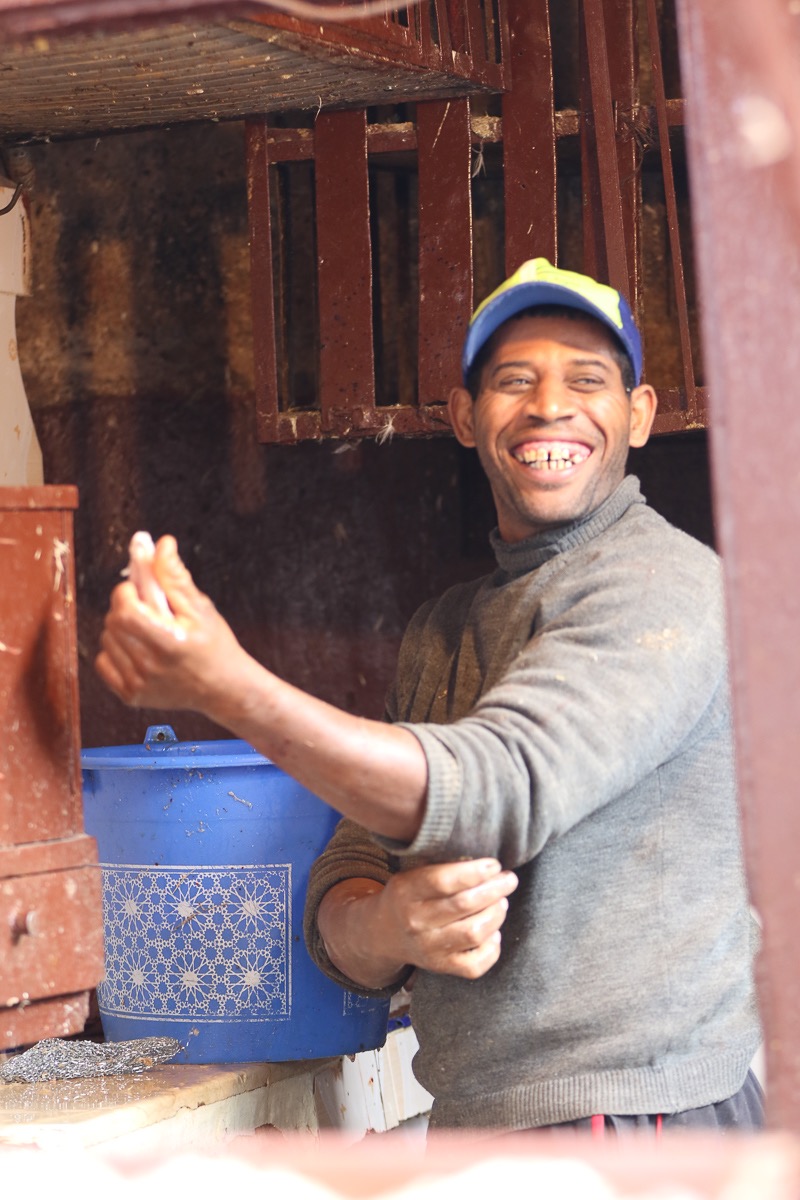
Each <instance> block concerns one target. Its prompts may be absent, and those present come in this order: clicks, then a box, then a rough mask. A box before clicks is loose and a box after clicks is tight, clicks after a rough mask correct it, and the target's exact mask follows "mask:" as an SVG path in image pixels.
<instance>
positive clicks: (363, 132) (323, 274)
mask: <svg viewBox="0 0 800 1200" xmlns="http://www.w3.org/2000/svg"><path fill="white" fill-rule="evenodd" d="M314 143H315V162H316V177H315V178H316V205H317V255H318V273H319V274H318V277H319V329H320V350H319V353H320V404H321V407H322V428H323V430H328V431H332V432H335V431H337V429H338V428H340V429H341V432H343V433H345V432H347V427H348V426H349V424H350V421H349V418H348V414H354V413H355V411H356V410H358V409H361V408H364V407H370V408H371V407H372V406H373V405H374V404H375V355H374V349H373V341H372V252H371V247H370V230H369V183H368V176H367V114H366V111H365V110H364V109H353V110H352V111H349V112H331V113H320V115H319V116H318V117H317V121H316V126H315V134H314Z"/></svg>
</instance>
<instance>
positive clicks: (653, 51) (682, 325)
mask: <svg viewBox="0 0 800 1200" xmlns="http://www.w3.org/2000/svg"><path fill="white" fill-rule="evenodd" d="M647 27H648V34H649V40H650V62H651V68H652V79H653V93H654V99H655V105H656V117H657V121H658V141H659V146H660V149H661V167H662V172H663V175H664V199H665V202H666V209H667V227H668V229H669V246H670V254H671V258H672V280H673V284H674V290H675V305H676V308H677V311H678V332H679V334H680V342H681V362H682V366H683V386H684V390H685V407H686V412H687V414H688V416H689V419H690V420H692V419H695V418H696V414H697V388H696V387H695V380H694V363H693V361H692V338H691V333H690V330H689V307H688V305H687V303H686V279H685V276H684V273H683V255H682V253H681V235H680V228H679V226H678V201H677V198H676V195H675V176H674V173H673V170H672V151H671V149H670V144H669V119H668V117H667V97H666V92H665V90H664V71H663V65H662V61H661V38H660V36H659V32H658V14H657V13H656V4H655V0H647Z"/></svg>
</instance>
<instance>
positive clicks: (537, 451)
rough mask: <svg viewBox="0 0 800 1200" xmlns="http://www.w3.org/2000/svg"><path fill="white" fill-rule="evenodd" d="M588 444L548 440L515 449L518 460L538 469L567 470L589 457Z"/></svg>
mask: <svg viewBox="0 0 800 1200" xmlns="http://www.w3.org/2000/svg"><path fill="white" fill-rule="evenodd" d="M589 453H590V452H589V450H588V448H587V447H586V446H574V445H568V444H566V443H564V442H548V443H547V445H546V446H545V445H541V444H540V445H538V446H523V447H522V448H521V449H520V450H517V451H515V453H514V457H515V458H516V460H517V462H521V463H525V465H526V466H527V467H533V468H534V469H535V470H537V471H566V469H567V468H568V467H577V466H578V465H579V464H580V463H582V462H585V461H586V459H587V458H588V457H589Z"/></svg>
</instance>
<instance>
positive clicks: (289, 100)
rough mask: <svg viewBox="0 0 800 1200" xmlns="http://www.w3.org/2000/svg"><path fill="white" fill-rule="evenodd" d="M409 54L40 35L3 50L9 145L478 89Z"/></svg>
mask: <svg viewBox="0 0 800 1200" xmlns="http://www.w3.org/2000/svg"><path fill="white" fill-rule="evenodd" d="M393 57H394V59H395V61H392V59H393ZM400 57H401V56H400V55H399V54H398V55H396V56H392V55H390V54H387V53H383V54H381V55H374V56H370V55H366V54H359V53H357V52H355V51H354V50H352V49H350V50H348V49H346V48H344V47H341V46H336V45H325V44H323V43H321V42H311V41H310V40H308V39H304V38H303V37H302V36H300V35H298V34H297V33H293V32H289V31H286V30H282V29H275V28H270V27H269V26H268V25H264V24H258V23H256V22H250V21H237V22H232V21H224V22H223V21H219V22H189V21H180V22H176V23H170V24H168V25H163V24H160V25H157V26H153V27H149V28H138V29H135V30H120V31H111V32H95V33H81V34H75V33H70V34H60V35H57V36H52V37H43V36H39V37H37V38H34V39H31V40H26V41H24V42H19V43H15V44H6V45H4V46H2V47H0V137H3V139H4V140H5V141H7V142H8V141H13V142H26V141H41V140H45V139H48V138H50V139H53V138H62V137H86V136H91V135H92V134H95V133H101V132H108V131H112V130H124V129H134V128H145V127H148V126H152V125H171V124H178V123H181V122H186V121H197V120H226V119H233V118H237V117H241V116H245V115H253V114H261V113H267V112H281V111H287V110H294V109H315V108H318V107H323V108H327V107H331V106H347V107H354V106H362V107H363V106H365V105H369V104H378V103H381V104H385V103H387V102H397V101H400V100H404V99H409V100H413V99H415V98H416V97H418V96H420V97H425V98H431V97H437V96H453V95H464V94H465V93H468V92H472V91H476V90H480V89H479V85H477V84H475V83H473V82H470V81H469V80H468V79H465V78H463V77H458V76H456V75H454V74H449V73H445V72H444V71H441V72H439V71H435V70H431V69H430V68H429V67H428V68H421V67H414V66H409V65H407V64H404V63H403V62H402V61H400V62H398V61H396V59H397V58H400Z"/></svg>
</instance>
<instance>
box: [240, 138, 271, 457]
mask: <svg viewBox="0 0 800 1200" xmlns="http://www.w3.org/2000/svg"><path fill="white" fill-rule="evenodd" d="M245 153H246V159H247V210H248V217H249V222H250V287H251V293H252V308H253V357H254V364H253V365H254V374H255V394H256V432H257V436H258V439H259V441H262V442H271V441H275V440H276V437H277V431H278V372H277V356H276V348H275V303H274V298H273V275H272V222H271V218H270V205H269V147H268V142H267V122H266V118H261V119H255V120H252V121H248V122H247V123H246V125H245Z"/></svg>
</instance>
